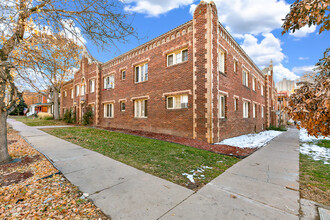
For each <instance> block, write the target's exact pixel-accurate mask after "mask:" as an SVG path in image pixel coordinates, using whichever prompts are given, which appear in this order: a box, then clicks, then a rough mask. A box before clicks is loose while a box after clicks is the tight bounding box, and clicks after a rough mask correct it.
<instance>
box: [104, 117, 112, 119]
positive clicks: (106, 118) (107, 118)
mask: <svg viewBox="0 0 330 220" xmlns="http://www.w3.org/2000/svg"><path fill="white" fill-rule="evenodd" d="M104 118H106V119H111V118H114V117H104Z"/></svg>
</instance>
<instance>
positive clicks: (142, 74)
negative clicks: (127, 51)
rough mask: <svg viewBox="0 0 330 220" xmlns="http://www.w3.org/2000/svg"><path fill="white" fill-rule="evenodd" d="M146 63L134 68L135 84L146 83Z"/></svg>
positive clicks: (147, 68) (147, 67) (147, 69)
mask: <svg viewBox="0 0 330 220" xmlns="http://www.w3.org/2000/svg"><path fill="white" fill-rule="evenodd" d="M148 71H149V66H148V63H142V64H139V65H136V66H135V67H134V72H135V80H134V81H135V83H140V82H145V81H148Z"/></svg>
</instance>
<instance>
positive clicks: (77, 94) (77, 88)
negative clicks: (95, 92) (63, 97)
mask: <svg viewBox="0 0 330 220" xmlns="http://www.w3.org/2000/svg"><path fill="white" fill-rule="evenodd" d="M76 96H79V85H76Z"/></svg>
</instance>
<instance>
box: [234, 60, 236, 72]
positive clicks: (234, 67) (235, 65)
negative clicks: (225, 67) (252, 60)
mask: <svg viewBox="0 0 330 220" xmlns="http://www.w3.org/2000/svg"><path fill="white" fill-rule="evenodd" d="M236 72H237V60H234V73H236Z"/></svg>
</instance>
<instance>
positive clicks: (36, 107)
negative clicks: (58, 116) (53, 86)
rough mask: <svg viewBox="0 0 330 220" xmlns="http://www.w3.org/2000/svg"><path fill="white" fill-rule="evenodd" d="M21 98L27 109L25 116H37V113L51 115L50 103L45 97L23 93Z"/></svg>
mask: <svg viewBox="0 0 330 220" xmlns="http://www.w3.org/2000/svg"><path fill="white" fill-rule="evenodd" d="M22 96H23V99H24V101H25V103H26V104H27V106H28V107H29V111H28V113H27V114H26V115H27V116H30V115H33V114H38V113H39V112H47V113H49V114H52V103H51V102H50V100H49V99H48V98H47V97H46V96H44V95H42V94H39V93H37V92H30V91H24V92H23V93H22Z"/></svg>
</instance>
